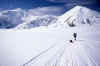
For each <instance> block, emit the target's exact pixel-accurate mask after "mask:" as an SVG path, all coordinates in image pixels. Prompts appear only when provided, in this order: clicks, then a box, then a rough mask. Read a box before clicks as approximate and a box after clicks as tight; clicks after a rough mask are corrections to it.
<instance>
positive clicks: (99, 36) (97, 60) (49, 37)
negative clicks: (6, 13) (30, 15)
mask: <svg viewBox="0 0 100 66" xmlns="http://www.w3.org/2000/svg"><path fill="white" fill-rule="evenodd" d="M80 8H83V9H84V8H85V7H82V6H76V7H75V8H73V9H72V10H75V9H76V10H77V9H79V10H80ZM86 9H87V8H86ZM89 10H90V9H89ZM90 11H91V10H90ZM68 12H70V11H68ZM93 12H94V11H93ZM70 13H72V12H70ZM89 13H90V12H89ZM94 13H95V15H96V13H97V12H94ZM65 14H66V13H65ZM65 14H64V15H65ZM93 15H94V14H93ZM93 15H92V16H93ZM95 15H94V16H95ZM61 17H62V18H63V19H64V17H63V15H62V16H61ZM73 17H74V16H73ZM65 18H67V16H65ZM98 18H99V17H98ZM98 18H95V19H96V21H95V22H93V23H95V24H92V25H88V24H87V23H86V24H81V23H80V22H81V21H77V22H78V23H79V25H78V26H75V27H69V28H65V27H62V25H66V23H65V22H63V21H62V20H61V19H60V17H59V20H58V21H60V20H61V22H59V23H58V24H57V26H60V27H56V28H54V26H52V25H50V26H49V27H48V28H47V27H38V28H34V29H30V30H29V29H28V30H15V29H11V30H0V37H2V38H0V66H100V52H99V50H100V31H99V30H100V29H99V27H100V23H99V19H98ZM65 20H66V19H65ZM65 20H64V21H65ZM75 24H76V22H75ZM51 27H52V28H51ZM74 32H76V33H77V34H78V37H77V40H76V41H74V40H73V36H72V35H73V33H74ZM69 40H73V43H70V42H69Z"/></svg>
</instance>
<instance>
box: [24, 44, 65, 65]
mask: <svg viewBox="0 0 100 66" xmlns="http://www.w3.org/2000/svg"><path fill="white" fill-rule="evenodd" d="M59 45H60V46H62V47H61V48H60V49H59V47H58V46H59ZM52 49H53V50H54V51H55V49H58V50H60V51H58V50H57V52H56V53H55V55H54V56H53V57H56V56H57V54H58V53H59V52H60V54H63V52H64V49H65V44H59V43H56V44H53V45H52V46H51V47H49V48H48V49H46V50H45V51H42V52H41V53H39V54H38V55H36V56H35V57H33V58H32V59H30V60H29V61H27V62H26V63H25V64H23V66H27V65H29V64H30V63H32V64H35V63H36V62H37V61H38V60H39V58H41V57H43V56H44V54H46V53H48V52H50V51H51V50H52ZM59 56H60V55H59V54H58V58H60V57H59ZM52 59H53V58H52ZM52 59H51V60H52ZM48 63H50V60H49V61H48V62H47V64H48ZM47 64H46V65H47Z"/></svg>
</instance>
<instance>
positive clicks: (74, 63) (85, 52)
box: [24, 40, 100, 66]
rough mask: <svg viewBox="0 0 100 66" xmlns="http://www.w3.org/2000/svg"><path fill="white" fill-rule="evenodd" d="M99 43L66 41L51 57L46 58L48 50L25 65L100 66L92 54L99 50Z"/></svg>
mask: <svg viewBox="0 0 100 66" xmlns="http://www.w3.org/2000/svg"><path fill="white" fill-rule="evenodd" d="M87 43H88V44H87ZM91 43H92V42H91ZM97 45H98V44H95V43H94V44H93V45H91V44H90V43H89V42H88V41H80V40H77V41H74V43H69V42H67V44H66V43H64V44H63V45H62V46H61V48H59V49H58V51H57V52H56V53H55V54H54V55H52V56H51V57H50V58H49V59H48V58H46V56H47V57H48V55H47V54H48V52H47V53H45V54H42V55H40V56H39V57H37V58H36V59H33V60H32V61H31V62H30V63H28V64H26V65H24V66H100V63H99V62H98V61H96V58H95V57H93V56H92V55H91V54H92V52H91V50H94V49H97V50H98V48H97V47H96V46H97ZM55 47H57V46H55ZM99 47H100V46H99ZM93 48H94V49H93ZM54 49H55V48H54V47H53V50H54ZM50 50H51V49H49V51H50ZM97 50H94V51H97ZM94 51H93V52H94ZM49 54H52V53H49ZM97 54H99V53H97ZM99 55H100V54H99ZM99 61H100V60H99Z"/></svg>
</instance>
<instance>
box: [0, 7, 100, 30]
mask: <svg viewBox="0 0 100 66" xmlns="http://www.w3.org/2000/svg"><path fill="white" fill-rule="evenodd" d="M99 21H100V13H99V12H97V11H94V10H92V9H89V8H87V7H83V6H76V7H74V8H72V9H71V10H69V11H67V12H66V13H64V14H63V15H61V16H59V17H58V16H54V15H44V16H34V15H33V14H31V13H29V12H28V11H25V10H23V9H20V8H17V9H14V10H5V11H2V12H0V28H3V29H8V28H17V29H29V28H34V27H40V26H51V25H57V26H61V25H62V26H63V25H64V26H70V27H73V26H77V25H81V24H88V25H92V24H96V23H99Z"/></svg>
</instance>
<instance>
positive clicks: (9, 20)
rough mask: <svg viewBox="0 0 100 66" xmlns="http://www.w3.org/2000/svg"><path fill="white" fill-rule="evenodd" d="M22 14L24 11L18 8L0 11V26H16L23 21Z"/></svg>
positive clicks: (3, 27)
mask: <svg viewBox="0 0 100 66" xmlns="http://www.w3.org/2000/svg"><path fill="white" fill-rule="evenodd" d="M24 15H25V11H24V10H22V9H20V8H17V9H14V10H5V11H2V12H0V28H2V29H5V28H6V29H8V28H13V27H16V26H17V25H18V24H21V23H22V22H23V21H22V18H23V17H24Z"/></svg>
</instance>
